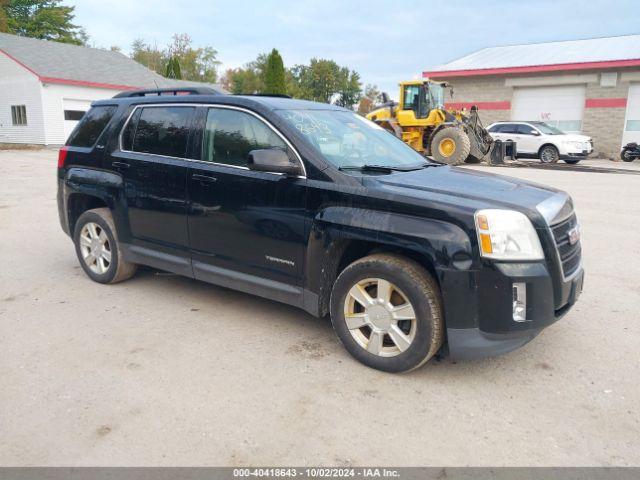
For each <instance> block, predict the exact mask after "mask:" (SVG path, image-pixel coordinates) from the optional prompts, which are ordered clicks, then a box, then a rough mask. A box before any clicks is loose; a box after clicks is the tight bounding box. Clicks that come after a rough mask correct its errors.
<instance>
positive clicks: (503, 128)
mask: <svg viewBox="0 0 640 480" xmlns="http://www.w3.org/2000/svg"><path fill="white" fill-rule="evenodd" d="M498 131H499V132H500V133H517V132H518V126H517V125H515V124H514V123H503V124H502V125H500V130H498Z"/></svg>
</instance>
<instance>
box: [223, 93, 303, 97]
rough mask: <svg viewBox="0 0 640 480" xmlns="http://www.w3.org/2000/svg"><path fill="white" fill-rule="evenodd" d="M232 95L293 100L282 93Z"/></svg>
mask: <svg viewBox="0 0 640 480" xmlns="http://www.w3.org/2000/svg"><path fill="white" fill-rule="evenodd" d="M234 95H238V96H242V97H276V98H293V97H292V96H291V95H284V94H282V93H234Z"/></svg>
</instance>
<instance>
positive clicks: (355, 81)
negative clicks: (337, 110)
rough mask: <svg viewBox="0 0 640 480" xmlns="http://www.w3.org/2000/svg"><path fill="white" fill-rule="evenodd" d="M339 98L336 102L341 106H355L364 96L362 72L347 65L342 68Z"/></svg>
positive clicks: (339, 78) (339, 79) (339, 80)
mask: <svg viewBox="0 0 640 480" xmlns="http://www.w3.org/2000/svg"><path fill="white" fill-rule="evenodd" d="M337 93H338V95H339V97H338V100H337V101H336V103H337V104H338V105H340V106H341V107H345V108H353V106H354V105H355V104H356V103H358V102H359V101H360V98H361V97H362V84H361V83H360V74H359V73H358V72H356V71H355V70H349V69H348V68H347V67H342V68H341V69H340V75H339V76H338V92H337Z"/></svg>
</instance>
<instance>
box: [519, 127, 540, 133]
mask: <svg viewBox="0 0 640 480" xmlns="http://www.w3.org/2000/svg"><path fill="white" fill-rule="evenodd" d="M518 133H519V134H521V135H535V134H536V130H535V129H534V128H533V127H530V126H529V125H518Z"/></svg>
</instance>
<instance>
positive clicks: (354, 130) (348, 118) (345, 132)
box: [277, 110, 429, 168]
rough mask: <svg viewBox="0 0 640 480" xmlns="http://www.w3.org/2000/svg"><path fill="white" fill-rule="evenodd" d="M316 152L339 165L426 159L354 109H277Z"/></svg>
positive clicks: (409, 162) (418, 162) (407, 164)
mask: <svg viewBox="0 0 640 480" xmlns="http://www.w3.org/2000/svg"><path fill="white" fill-rule="evenodd" d="M277 113H278V115H280V116H281V117H283V118H284V119H285V120H286V121H287V122H288V123H289V124H290V125H291V126H292V127H294V128H296V129H297V130H298V131H300V132H301V133H302V134H303V135H304V136H305V137H306V138H307V139H308V140H309V142H311V144H312V145H313V147H314V148H315V149H316V151H317V152H318V153H319V154H320V155H322V156H323V157H324V158H325V159H326V160H327V161H329V162H330V163H331V164H333V165H335V166H336V167H338V168H345V167H355V168H357V167H363V166H365V165H376V166H384V167H392V168H393V167H400V168H402V167H412V166H416V167H417V166H421V165H424V164H425V163H429V162H427V160H426V159H425V158H424V157H423V156H422V155H420V154H419V153H418V152H416V151H415V150H414V149H412V148H411V147H409V146H408V145H406V144H405V143H404V142H403V141H402V140H400V139H398V138H396V137H395V136H394V135H393V134H391V133H389V132H387V131H386V130H384V129H383V128H381V127H380V126H378V125H376V124H375V123H373V122H371V121H369V120H367V119H366V118H364V117H361V116H360V115H357V114H355V113H352V112H345V111H339V110H278V111H277Z"/></svg>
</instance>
